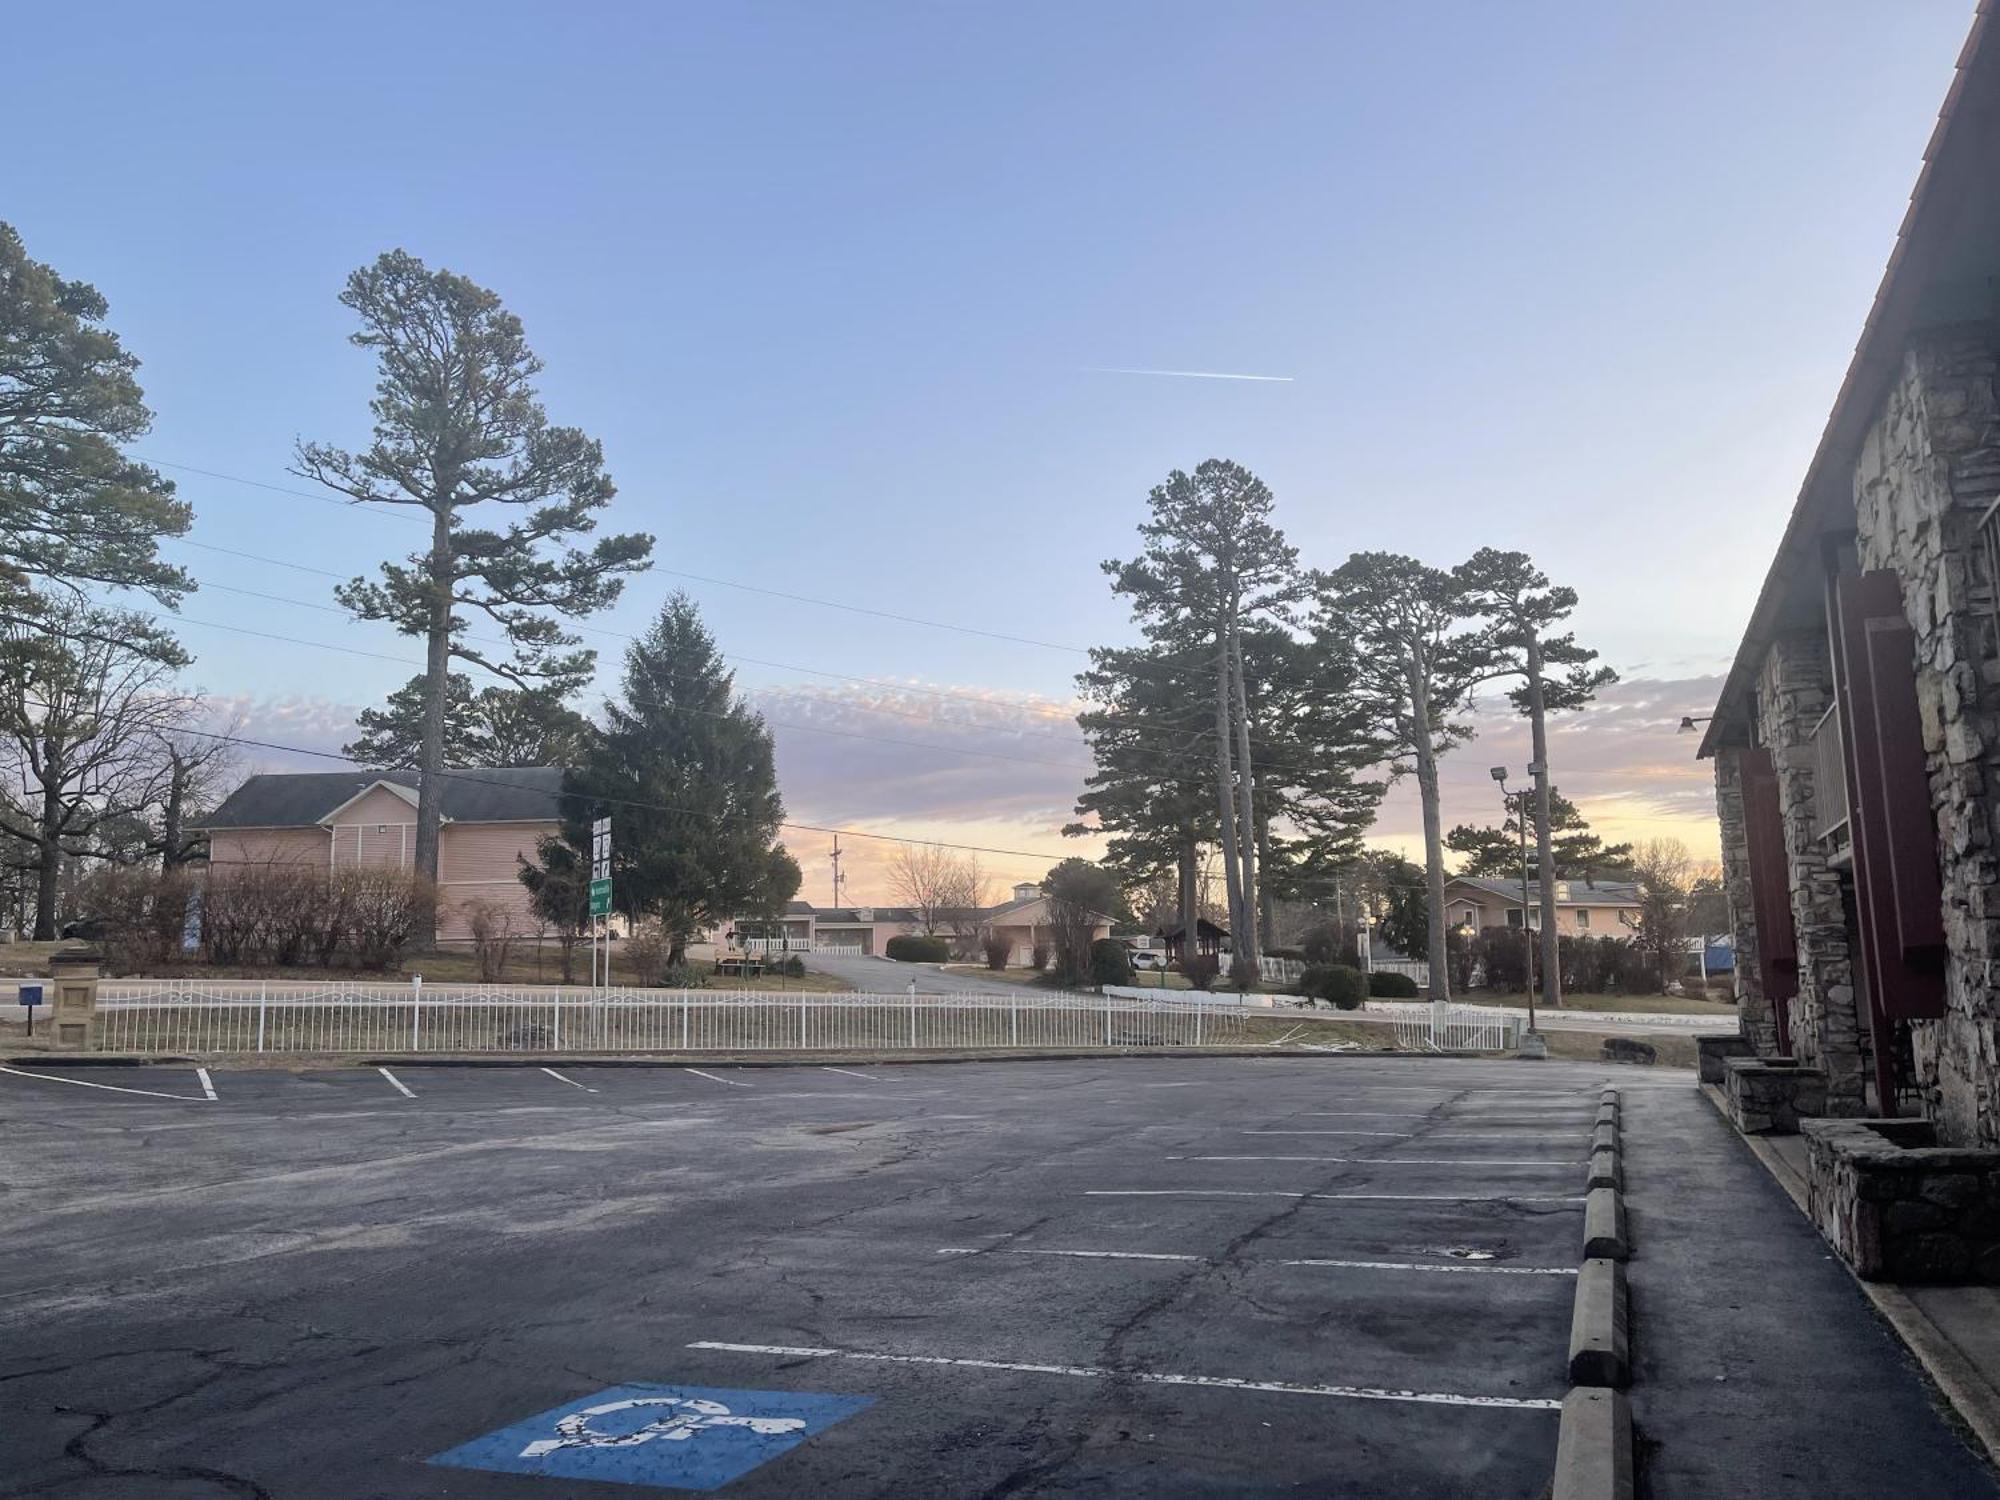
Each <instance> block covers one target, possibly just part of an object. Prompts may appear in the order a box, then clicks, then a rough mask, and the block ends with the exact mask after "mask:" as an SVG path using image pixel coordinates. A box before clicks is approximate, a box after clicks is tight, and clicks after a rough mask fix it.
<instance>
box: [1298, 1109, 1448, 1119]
mask: <svg viewBox="0 0 2000 1500" xmlns="http://www.w3.org/2000/svg"><path fill="white" fill-rule="evenodd" d="M1299 1114H1300V1116H1301V1118H1304V1119H1309V1120H1334V1119H1340V1120H1353V1119H1370V1120H1428V1119H1429V1118H1430V1115H1429V1114H1428V1113H1427V1112H1422V1111H1419V1112H1418V1113H1415V1114H1411V1113H1409V1112H1407V1111H1402V1110H1393V1109H1304V1110H1300V1111H1299Z"/></svg>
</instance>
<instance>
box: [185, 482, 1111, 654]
mask: <svg viewBox="0 0 2000 1500" xmlns="http://www.w3.org/2000/svg"><path fill="white" fill-rule="evenodd" d="M145 462H147V463H151V464H158V465H160V467H162V468H166V469H180V470H183V471H185V472H186V473H189V474H200V475H203V476H204V477H206V478H209V479H221V480H224V481H226V482H228V483H230V484H244V485H249V486H250V487H251V488H253V489H260V490H269V491H270V492H271V493H272V494H275V495H295V496H297V497H298V498H299V499H301V500H317V501H320V502H322V503H324V504H327V505H338V506H340V507H342V508H343V509H351V508H352V507H354V506H356V505H365V506H368V507H369V508H370V511H371V513H373V514H376V515H383V514H389V515H395V516H397V517H399V518H403V519H408V520H412V521H414V520H416V519H417V517H415V516H407V517H406V516H404V513H403V508H401V507H397V506H392V505H386V504H384V503H382V502H374V501H367V500H352V499H349V500H336V499H334V498H333V497H332V496H331V495H316V494H314V493H313V492H312V491H310V490H295V489H291V488H289V487H288V486H285V485H281V484H266V483H265V482H264V481H263V480H261V479H245V478H244V477H243V476H242V475H240V474H225V473H223V472H222V471H221V470H219V469H201V468H196V467H195V466H194V465H193V464H181V463H174V462H173V461H171V460H169V459H164V458H150V457H148V458H146V459H145ZM411 508H412V509H414V508H415V507H411ZM652 571H653V572H656V573H664V574H666V575H667V576H668V577H669V578H686V579H689V580H691V581H693V582H695V583H706V584H712V585H714V586H716V587H718V588H726V589H741V590H743V591H744V592H745V593H751V594H762V595H764V596H766V597H767V598H772V599H788V600H790V601H792V602H793V603H795V604H811V605H816V606H817V607H819V608H821V609H838V610H845V611H846V612H847V613H849V614H856V615H868V616H871V617H872V618H874V619H878V620H894V621H896V622H898V623H899V624H904V625H921V626H923V627H924V628H925V629H927V630H950V631H955V632H957V633H958V634H960V635H973V636H981V637H983V638H985V639H986V640H990V641H1006V642H1008V643H1009V644H1011V645H1016V646H1038V647H1040V648H1042V649H1043V650H1046V651H1066V652H1069V653H1071V654H1073V655H1076V656H1088V655H1089V654H1090V652H1089V649H1088V648H1087V647H1084V646H1072V645H1069V644H1067V643H1066V642H1062V641H1043V640H1037V639H1035V638H1034V637H1033V636H1026V635H1010V634H1008V633H1007V632H1006V631H1003V630H982V629H980V628H979V627H978V626H976V625H959V624H955V623H953V622H952V621H949V620H927V619H925V618H923V617H922V616H920V615H904V614H897V613H896V612H894V611H893V610H886V609H871V608H869V607H868V606H867V605H863V604H847V603H844V602H842V601H841V600H838V599H818V598H814V597H813V596H812V595H810V594H794V593H790V592H788V591H786V590H784V589H773V588H765V587H763V586H762V585H760V584H754V583H743V582H740V581H738V580H736V579H733V578H715V577H711V576H710V575H708V574H706V573H688V572H684V571H682V570H680V569H678V568H663V567H660V566H658V565H657V564H655V565H653V567H652Z"/></svg>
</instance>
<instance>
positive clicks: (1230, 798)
mask: <svg viewBox="0 0 2000 1500" xmlns="http://www.w3.org/2000/svg"><path fill="white" fill-rule="evenodd" d="M1216 644H1217V646H1218V648H1219V649H1218V650H1217V651H1216V654H1215V801H1216V816H1217V823H1216V827H1217V829H1218V833H1219V839H1220V842H1221V844H1222V875H1223V882H1224V886H1225V888H1226V889H1227V890H1228V893H1229V935H1230V939H1231V942H1232V944H1234V945H1235V946H1236V948H1237V951H1239V952H1240V951H1241V945H1242V942H1243V936H1242V934H1243V926H1244V922H1243V867H1242V864H1241V863H1240V860H1241V858H1242V856H1241V855H1240V854H1239V853H1238V852H1237V848H1236V799H1235V789H1234V788H1233V787H1232V786H1231V785H1230V768H1229V759H1230V756H1229V643H1228V641H1227V640H1226V639H1225V640H1220V641H1218V642H1217V643H1216Z"/></svg>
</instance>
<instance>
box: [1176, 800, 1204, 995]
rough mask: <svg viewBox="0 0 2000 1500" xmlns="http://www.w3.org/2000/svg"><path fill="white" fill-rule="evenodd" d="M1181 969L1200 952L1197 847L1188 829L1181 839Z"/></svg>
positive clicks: (1195, 839) (1199, 890)
mask: <svg viewBox="0 0 2000 1500" xmlns="http://www.w3.org/2000/svg"><path fill="white" fill-rule="evenodd" d="M1180 877H1181V970H1182V972H1183V973H1185V972H1186V970H1187V961H1188V960H1189V959H1191V958H1193V957H1194V956H1195V954H1196V952H1198V951H1199V949H1200V946H1201V945H1200V936H1201V845H1200V840H1198V839H1197V838H1196V837H1195V831H1194V829H1193V828H1192V827H1190V828H1188V829H1186V830H1185V831H1184V832H1183V834H1182V836H1181V869H1180Z"/></svg>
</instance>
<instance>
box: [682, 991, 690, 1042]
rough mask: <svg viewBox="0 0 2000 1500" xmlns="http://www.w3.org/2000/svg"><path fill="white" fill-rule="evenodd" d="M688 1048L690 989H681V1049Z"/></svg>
mask: <svg viewBox="0 0 2000 1500" xmlns="http://www.w3.org/2000/svg"><path fill="white" fill-rule="evenodd" d="M687 1050H688V991H686V990H682V991H681V1051H683V1052H685V1051H687Z"/></svg>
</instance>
